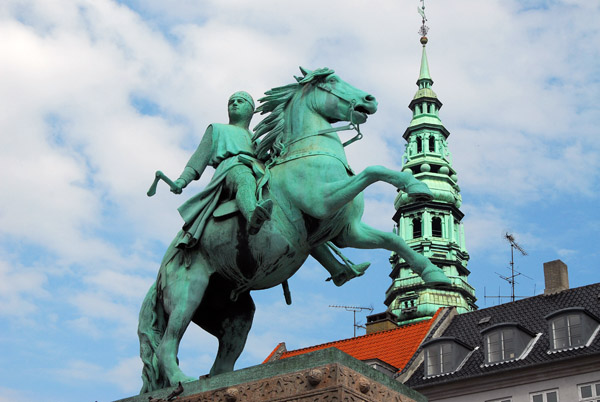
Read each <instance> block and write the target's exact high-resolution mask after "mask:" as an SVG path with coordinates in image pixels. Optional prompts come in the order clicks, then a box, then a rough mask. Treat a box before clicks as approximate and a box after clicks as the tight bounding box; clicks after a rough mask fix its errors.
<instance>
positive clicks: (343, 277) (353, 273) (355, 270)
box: [326, 262, 371, 286]
mask: <svg viewBox="0 0 600 402" xmlns="http://www.w3.org/2000/svg"><path fill="white" fill-rule="evenodd" d="M370 266H371V263H370V262H363V263H361V264H349V265H345V266H344V268H345V269H344V270H343V271H341V272H338V273H337V274H335V275H332V276H331V277H329V278H327V279H326V280H328V281H329V280H333V283H334V284H335V286H342V285H343V284H344V283H346V282H348V281H349V280H350V279H354V278H358V277H359V276H362V275H363V274H364V273H365V271H366V270H367V268H369V267H370Z"/></svg>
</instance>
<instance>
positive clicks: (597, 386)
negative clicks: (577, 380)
mask: <svg viewBox="0 0 600 402" xmlns="http://www.w3.org/2000/svg"><path fill="white" fill-rule="evenodd" d="M587 386H590V387H591V388H592V396H588V397H585V398H584V397H583V396H582V395H581V389H582V388H583V387H587ZM577 397H578V398H579V399H578V401H580V402H597V401H600V380H599V381H594V382H588V383H585V384H579V385H578V386H577Z"/></svg>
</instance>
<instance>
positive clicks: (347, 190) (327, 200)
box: [310, 166, 433, 218]
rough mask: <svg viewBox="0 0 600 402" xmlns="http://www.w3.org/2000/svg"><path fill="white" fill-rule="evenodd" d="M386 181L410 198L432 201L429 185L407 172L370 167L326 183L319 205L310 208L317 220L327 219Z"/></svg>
mask: <svg viewBox="0 0 600 402" xmlns="http://www.w3.org/2000/svg"><path fill="white" fill-rule="evenodd" d="M377 181H384V182H386V183H389V184H391V185H393V186H395V187H396V188H398V189H399V190H401V191H405V192H406V193H407V194H408V195H409V196H412V197H420V198H425V199H431V198H432V197H433V196H432V194H431V191H430V190H429V188H428V187H427V185H426V184H425V183H423V182H421V181H419V180H417V179H415V178H414V176H413V175H412V174H410V173H407V172H398V171H395V170H391V169H388V168H385V167H383V166H369V167H367V168H366V169H365V170H363V171H362V172H360V173H359V174H357V175H355V176H351V177H348V178H345V179H343V180H338V181H334V182H330V183H325V184H324V185H323V187H322V188H321V189H319V192H318V194H315V196H316V197H318V199H319V204H318V205H315V206H314V207H312V208H310V210H316V212H315V213H314V214H313V216H315V217H316V218H326V217H328V216H330V215H332V214H334V213H335V212H337V211H338V210H339V209H340V208H342V207H343V206H344V205H346V204H348V203H349V202H351V201H352V200H353V199H354V198H355V197H356V196H358V194H360V193H361V192H362V191H363V190H364V189H365V188H367V187H368V186H369V185H371V184H373V183H375V182H377Z"/></svg>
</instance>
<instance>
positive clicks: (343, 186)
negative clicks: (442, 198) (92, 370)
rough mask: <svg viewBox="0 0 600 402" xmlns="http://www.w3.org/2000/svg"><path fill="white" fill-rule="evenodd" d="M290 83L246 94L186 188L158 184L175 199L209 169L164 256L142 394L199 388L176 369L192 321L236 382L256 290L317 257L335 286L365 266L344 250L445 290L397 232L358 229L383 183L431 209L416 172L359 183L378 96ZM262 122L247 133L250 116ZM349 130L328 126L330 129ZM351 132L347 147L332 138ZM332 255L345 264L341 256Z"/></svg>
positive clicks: (143, 330) (215, 129)
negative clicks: (358, 159) (363, 142)
mask: <svg viewBox="0 0 600 402" xmlns="http://www.w3.org/2000/svg"><path fill="white" fill-rule="evenodd" d="M300 70H301V72H302V76H301V77H296V81H297V82H295V83H292V84H289V85H285V86H282V87H277V88H273V89H271V90H269V91H267V92H266V93H265V95H266V96H265V97H263V98H261V99H259V101H260V102H261V105H260V106H259V107H258V108H257V109H256V111H255V108H254V100H253V99H252V97H251V96H250V95H249V94H248V93H246V92H243V91H240V92H236V93H234V94H233V95H232V96H231V97H230V98H229V102H228V114H229V124H216V123H215V124H211V125H210V126H208V128H207V129H206V132H205V133H204V136H203V137H202V140H201V141H200V145H199V146H198V149H197V150H196V151H195V152H194V154H193V155H192V156H191V158H190V160H189V162H188V163H187V165H186V166H185V168H184V170H183V172H182V174H181V175H180V177H179V178H178V179H177V180H175V181H172V180H170V179H169V178H168V177H166V176H165V175H164V174H163V173H162V172H160V171H158V172H156V179H155V181H154V183H153V184H152V186H151V188H150V190H149V191H148V195H149V196H151V195H153V194H154V193H155V191H156V186H157V183H158V182H159V180H161V179H162V180H164V181H165V182H167V183H168V184H169V187H170V189H171V191H172V192H174V193H176V194H180V193H181V192H182V190H183V189H184V188H185V187H186V186H187V185H188V184H189V183H190V182H191V181H193V180H197V179H199V178H200V176H201V175H202V174H203V172H204V170H205V169H206V167H207V166H209V165H210V166H212V167H214V168H215V172H214V174H213V177H212V179H211V181H210V182H209V184H208V185H207V187H206V188H205V189H204V190H203V191H201V192H200V193H198V194H196V195H195V196H193V197H192V198H190V199H189V200H188V201H187V202H185V203H184V204H183V205H182V206H181V207H180V208H179V212H180V214H181V216H182V218H183V221H184V225H183V228H182V229H181V230H180V231H179V233H178V234H177V235H176V237H175V239H174V240H173V242H172V243H171V244H170V246H169V247H168V249H167V251H166V253H165V256H164V257H163V260H162V262H161V265H160V269H159V272H158V276H157V279H156V281H155V282H154V284H153V285H152V286H151V287H150V290H149V291H148V294H147V295H146V297H145V299H144V302H143V304H142V308H141V311H140V317H139V324H138V335H139V338H140V355H141V358H142V361H143V363H144V368H143V372H142V379H143V387H142V390H141V393H145V392H149V391H154V390H156V389H161V388H165V387H168V386H174V385H177V384H178V383H179V382H188V381H194V380H196V379H197V377H189V376H187V375H185V374H184V373H183V372H182V370H181V369H180V368H179V364H178V359H177V352H178V349H179V343H180V341H181V339H182V337H183V334H184V332H185V331H186V329H187V327H188V325H189V324H190V322H194V323H195V324H197V325H199V326H200V327H201V328H203V329H204V330H206V331H207V332H209V333H210V334H212V335H214V336H215V337H217V339H218V340H219V349H218V352H217V356H216V359H215V362H214V364H213V366H212V368H211V370H210V375H211V376H212V375H216V374H220V373H225V372H229V371H233V368H234V364H235V362H236V360H237V359H238V357H239V356H240V354H241V353H242V350H243V349H244V345H245V343H246V338H247V336H248V333H249V331H250V327H251V325H252V319H253V316H254V310H255V307H254V303H253V301H252V297H251V296H250V291H252V290H260V289H268V288H271V287H274V286H277V285H280V284H281V285H282V286H283V289H284V295H285V298H286V302H287V303H288V304H290V303H291V298H290V294H289V289H288V286H287V280H288V279H289V278H290V277H291V276H292V275H294V273H295V272H296V271H297V270H298V269H299V268H300V267H301V266H302V264H303V263H304V261H305V260H306V259H307V258H308V256H309V255H311V256H313V257H314V258H315V259H316V260H317V261H318V262H319V263H320V264H321V265H323V267H324V268H325V269H326V270H327V271H328V272H329V273H330V275H331V277H330V278H329V279H331V280H333V282H334V284H335V285H337V286H341V285H343V284H344V283H345V282H347V281H348V280H350V279H353V278H355V277H358V276H361V275H362V274H363V273H364V272H365V270H366V269H367V268H368V267H369V263H362V264H353V263H352V262H351V261H350V260H348V259H347V258H346V257H345V256H344V255H343V254H342V253H341V251H340V250H339V249H338V247H340V248H344V247H353V248H361V249H375V248H383V249H386V250H390V251H393V252H395V253H397V254H398V255H399V256H400V257H401V258H403V259H404V260H405V261H406V262H408V264H409V265H410V266H411V268H412V270H413V271H414V272H415V273H416V274H418V275H420V276H421V278H422V279H423V281H425V282H426V283H427V284H430V285H448V284H450V280H449V279H448V278H447V277H446V275H445V274H444V273H443V271H442V270H441V269H440V268H439V267H437V266H435V265H433V264H432V263H431V262H430V261H429V259H427V258H426V257H424V256H423V255H421V254H418V253H417V252H415V251H414V250H413V249H411V248H410V247H408V246H407V244H406V243H405V242H404V240H402V238H401V237H399V236H398V235H396V234H394V233H388V232H382V231H379V230H376V229H373V228H371V227H369V226H368V225H366V224H365V223H363V222H361V217H362V214H363V209H364V201H363V195H362V191H363V190H364V189H365V188H366V187H368V186H369V185H371V184H373V183H375V182H378V181H384V182H386V183H389V184H391V185H393V186H395V187H396V188H397V189H399V190H400V191H404V192H406V193H407V194H408V195H409V196H411V197H414V198H422V199H431V198H432V195H431V192H430V191H429V188H428V187H427V185H426V184H424V183H422V182H420V181H418V180H417V179H415V178H414V177H413V176H412V175H411V174H410V173H407V172H397V171H394V170H390V169H387V168H385V167H382V166H369V167H367V168H366V169H365V170H363V171H362V172H360V173H358V174H355V173H354V172H353V171H352V169H351V168H350V166H349V164H348V161H347V160H346V154H345V152H344V146H345V145H348V143H350V142H353V141H355V140H356V139H359V138H360V137H362V134H361V133H360V130H359V129H358V125H359V124H362V123H364V122H365V121H366V120H367V116H368V115H370V114H373V113H375V112H376V111H377V101H376V100H375V97H373V96H372V95H370V94H368V93H366V92H363V91H361V90H359V89H357V88H354V87H353V86H351V85H350V84H348V83H346V82H344V81H343V80H342V79H340V77H339V76H338V75H336V74H335V72H334V71H333V70H331V69H329V68H321V69H317V70H314V71H310V70H307V69H304V68H302V67H301V68H300ZM255 112H256V113H261V114H263V115H264V114H267V116H266V117H265V118H264V119H263V120H262V121H261V122H260V123H259V124H258V125H257V126H256V127H255V131H254V134H252V132H251V131H250V130H249V125H250V121H251V119H252V116H253V114H254V113H255ZM339 121H345V122H348V123H349V124H348V125H347V126H342V127H332V125H331V124H332V123H335V122H339ZM345 129H356V130H357V131H358V134H357V136H356V137H354V138H353V139H352V140H350V141H348V142H346V143H345V144H343V143H342V142H341V141H340V138H339V136H338V134H337V132H338V131H341V130H345ZM334 253H335V254H337V255H338V256H339V257H340V259H341V260H342V262H340V261H339V260H338V259H337V258H336V257H335V256H334Z"/></svg>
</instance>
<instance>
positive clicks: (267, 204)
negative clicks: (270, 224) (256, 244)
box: [248, 200, 273, 235]
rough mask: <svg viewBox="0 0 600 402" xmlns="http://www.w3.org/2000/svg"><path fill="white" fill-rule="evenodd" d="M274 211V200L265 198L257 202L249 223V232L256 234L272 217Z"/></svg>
mask: <svg viewBox="0 0 600 402" xmlns="http://www.w3.org/2000/svg"><path fill="white" fill-rule="evenodd" d="M272 211H273V201H271V200H264V201H261V202H259V203H258V204H256V209H255V210H254V212H253V213H252V217H251V218H250V222H249V223H248V234H250V235H255V234H257V233H258V231H259V230H260V228H261V227H262V225H263V223H265V221H268V220H269V219H271V212H272Z"/></svg>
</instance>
